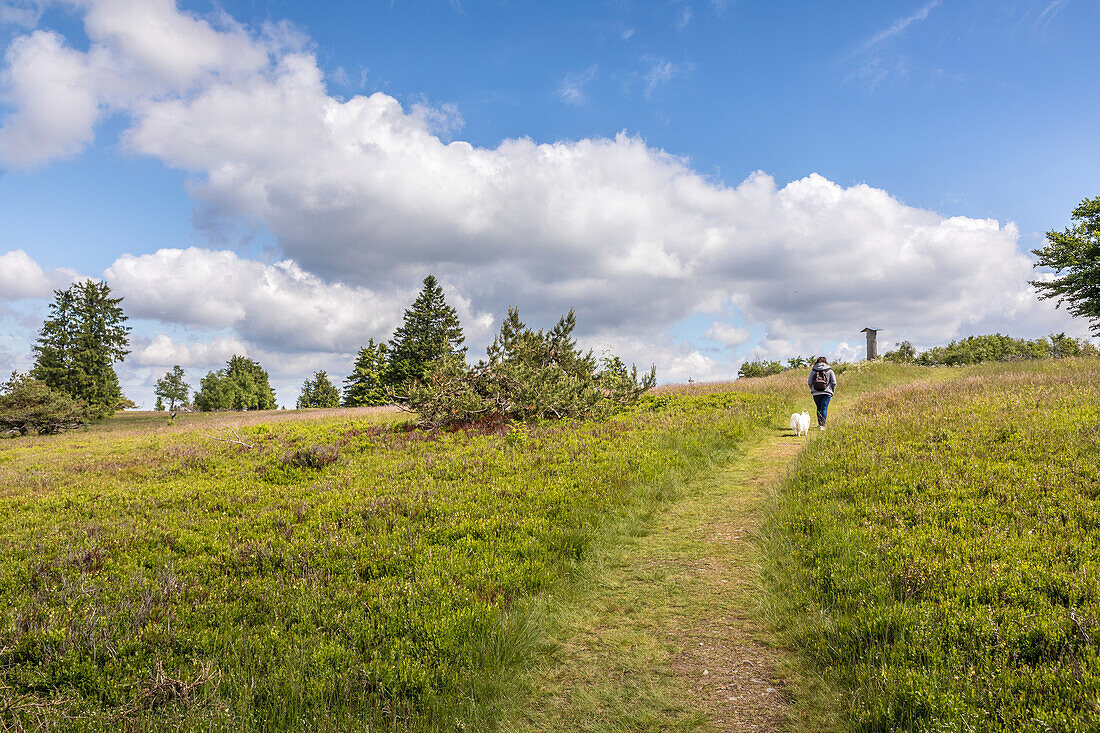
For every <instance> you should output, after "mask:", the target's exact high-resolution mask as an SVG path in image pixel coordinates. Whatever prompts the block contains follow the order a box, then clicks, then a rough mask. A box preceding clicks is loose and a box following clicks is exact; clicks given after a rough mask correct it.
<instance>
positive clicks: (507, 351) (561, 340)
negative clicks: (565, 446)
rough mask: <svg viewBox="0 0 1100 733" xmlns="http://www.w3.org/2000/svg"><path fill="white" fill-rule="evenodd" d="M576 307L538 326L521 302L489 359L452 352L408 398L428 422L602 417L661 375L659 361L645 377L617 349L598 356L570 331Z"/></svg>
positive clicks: (433, 424)
mask: <svg viewBox="0 0 1100 733" xmlns="http://www.w3.org/2000/svg"><path fill="white" fill-rule="evenodd" d="M575 327H576V317H575V315H574V313H573V311H569V313H568V315H566V316H563V317H562V318H561V320H559V321H558V323H557V325H556V326H554V328H552V329H550V330H549V331H541V330H540V331H534V330H532V329H530V328H528V327H527V326H526V325H525V324H524V323H523V322H522V321H520V320H519V312H518V311H517V310H516V309H515V308H511V309H509V311H508V316H507V317H506V318H505V319H504V323H503V324H502V325H501V330H500V333H499V334H498V335H497V337H496V338H495V339H494V340H493V343H492V344H491V345H490V346H489V348H488V359H487V360H484V361H481V362H478V364H477V365H475V366H473V367H470V366H468V365H467V364H466V362H465V359H464V357H463V356H462V355H461V354H457V353H451V354H446V355H444V356H443V357H441V358H440V359H438V360H437V361H436V362H435V363H434V364H433V366H432V368H431V370H430V372H429V375H428V378H427V380H426V381H424V382H418V383H415V384H413V385H412V386H411V387H410V389H409V392H408V395H407V397H406V402H405V405H406V407H407V408H408V409H410V410H412V411H414V412H416V414H417V415H418V417H419V422H420V424H421V425H423V426H428V427H435V428H438V427H444V426H448V425H462V424H469V423H474V422H483V421H485V420H487V419H488V420H497V421H499V420H519V421H531V420H540V419H557V420H560V419H563V418H573V417H603V416H607V415H609V414H611V413H613V412H616V411H617V410H619V409H621V408H622V407H624V406H626V405H630V404H633V403H634V402H636V401H637V400H638V398H639V397H640V396H641V395H642V394H644V393H645V392H646V391H647V390H649V389H650V388H651V387H653V385H654V384H655V383H656V379H657V375H656V370H655V369H652V368H651V369H650V371H649V373H648V374H645V375H643V376H641V377H639V375H638V369H637V367H631V368H630V369H627V368H626V365H625V364H624V363H623V361H622V360H621V359H619V358H618V357H617V356H606V357H604V358H602V359H596V358H595V357H594V356H593V355H592V352H591V351H589V352H582V351H581V350H579V349H578V348H577V346H576V341H575V340H574V339H573V337H572V333H573V329H574V328H575Z"/></svg>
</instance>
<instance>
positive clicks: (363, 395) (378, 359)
mask: <svg viewBox="0 0 1100 733" xmlns="http://www.w3.org/2000/svg"><path fill="white" fill-rule="evenodd" d="M388 356H389V347H388V346H387V345H386V344H384V343H378V344H376V343H374V339H371V340H370V341H368V342H367V345H366V346H364V347H363V348H361V349H359V356H357V357H356V359H355V366H353V367H352V372H351V374H350V375H349V376H348V378H347V379H345V380H344V407H363V406H366V405H385V404H387V403H388V402H389V398H388V397H387V393H386V360H387V357H388Z"/></svg>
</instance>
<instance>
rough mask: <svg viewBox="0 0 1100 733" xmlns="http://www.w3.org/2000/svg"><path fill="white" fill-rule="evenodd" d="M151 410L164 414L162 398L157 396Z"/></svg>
mask: <svg viewBox="0 0 1100 733" xmlns="http://www.w3.org/2000/svg"><path fill="white" fill-rule="evenodd" d="M153 409H154V410H156V411H157V412H164V398H163V397H161V396H160V395H157V403H156V404H155V405H154V406H153Z"/></svg>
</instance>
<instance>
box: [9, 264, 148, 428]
mask: <svg viewBox="0 0 1100 733" xmlns="http://www.w3.org/2000/svg"><path fill="white" fill-rule="evenodd" d="M110 295H111V288H110V287H109V286H108V285H107V283H97V282H93V281H91V280H85V281H84V282H80V283H77V284H75V285H72V286H71V287H69V288H68V289H67V290H55V291H54V302H53V303H52V304H50V314H49V316H47V318H46V320H45V322H44V323H43V324H42V329H41V330H40V331H39V334H38V341H37V343H36V344H35V346H34V354H35V364H34V368H33V369H32V370H31V374H32V376H33V377H34V378H35V379H37V380H39V381H41V382H43V383H45V384H46V385H47V386H49V387H51V388H52V389H57V390H60V391H62V392H64V393H66V394H68V395H69V396H70V397H72V398H73V399H77V400H82V401H83V402H84V403H85V404H86V405H87V410H88V415H89V417H92V418H99V417H106V416H107V415H112V414H114V412H115V410H116V409H117V408H118V407H119V405H120V403H122V402H123V401H124V400H125V397H123V395H122V389H121V388H120V387H119V384H118V375H117V374H115V369H114V362H116V361H123V360H125V358H126V355H127V354H129V353H130V352H129V351H128V350H127V348H126V347H127V346H128V345H129V341H130V327H129V326H126V325H123V324H124V323H125V321H126V315H125V314H124V313H123V311H122V307H121V306H120V305H119V304H120V303H121V302H122V298H112V297H110Z"/></svg>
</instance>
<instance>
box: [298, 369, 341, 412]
mask: <svg viewBox="0 0 1100 733" xmlns="http://www.w3.org/2000/svg"><path fill="white" fill-rule="evenodd" d="M339 406H340V390H338V389H336V385H334V384H333V383H332V380H330V379H329V378H328V374H327V373H326V372H325V370H324V369H321V370H320V371H316V372H314V373H313V379H307V380H306V381H305V383H304V384H302V393H301V394H300V395H299V396H298V407H299V408H306V407H339Z"/></svg>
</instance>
